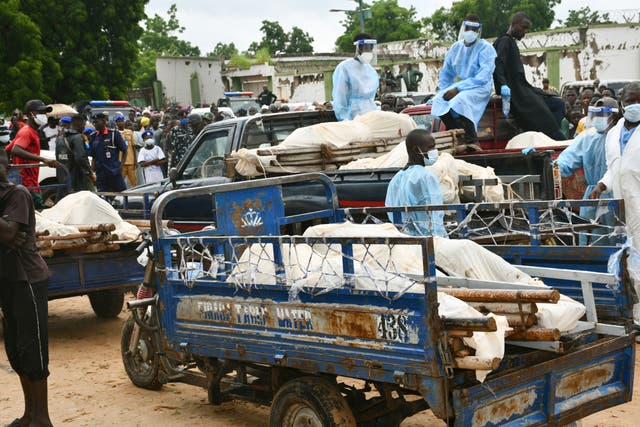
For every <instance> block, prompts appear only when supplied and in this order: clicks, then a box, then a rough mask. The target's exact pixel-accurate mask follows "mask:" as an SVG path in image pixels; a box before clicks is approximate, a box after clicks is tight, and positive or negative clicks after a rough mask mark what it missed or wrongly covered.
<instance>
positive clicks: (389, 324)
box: [376, 314, 412, 343]
mask: <svg viewBox="0 0 640 427" xmlns="http://www.w3.org/2000/svg"><path fill="white" fill-rule="evenodd" d="M376 323H377V331H378V338H380V339H383V340H387V341H396V342H402V343H408V342H411V341H412V340H411V336H410V334H409V327H408V316H406V315H404V314H378V315H377V316H376Z"/></svg>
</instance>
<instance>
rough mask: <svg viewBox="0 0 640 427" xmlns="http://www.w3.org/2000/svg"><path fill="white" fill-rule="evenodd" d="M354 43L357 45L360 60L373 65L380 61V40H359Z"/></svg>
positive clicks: (357, 55)
mask: <svg viewBox="0 0 640 427" xmlns="http://www.w3.org/2000/svg"><path fill="white" fill-rule="evenodd" d="M353 45H354V46H355V47H356V57H357V58H358V59H359V60H360V61H362V62H364V63H366V64H371V65H374V64H376V63H377V62H378V42H377V41H376V40H374V39H364V40H358V41H356V42H355V43H353Z"/></svg>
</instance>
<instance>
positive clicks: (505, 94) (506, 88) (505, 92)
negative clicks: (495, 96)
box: [500, 85, 511, 98]
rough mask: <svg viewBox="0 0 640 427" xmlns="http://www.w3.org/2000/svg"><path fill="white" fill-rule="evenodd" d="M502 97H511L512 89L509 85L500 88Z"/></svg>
mask: <svg viewBox="0 0 640 427" xmlns="http://www.w3.org/2000/svg"><path fill="white" fill-rule="evenodd" d="M500 96H502V97H503V98H508V97H510V96H511V89H510V88H509V86H507V85H502V86H501V87H500Z"/></svg>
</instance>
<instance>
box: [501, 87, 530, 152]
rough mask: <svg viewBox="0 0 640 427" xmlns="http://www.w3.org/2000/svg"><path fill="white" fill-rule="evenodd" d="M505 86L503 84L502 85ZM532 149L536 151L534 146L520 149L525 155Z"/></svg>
mask: <svg viewBox="0 0 640 427" xmlns="http://www.w3.org/2000/svg"><path fill="white" fill-rule="evenodd" d="M503 87H505V86H503ZM534 151H536V149H535V147H529V148H525V149H523V150H522V154H524V155H525V156H526V155H527V154H529V153H533V152H534Z"/></svg>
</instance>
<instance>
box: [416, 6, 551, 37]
mask: <svg viewBox="0 0 640 427" xmlns="http://www.w3.org/2000/svg"><path fill="white" fill-rule="evenodd" d="M557 4H560V0H461V1H458V2H454V3H453V4H452V5H451V7H450V8H449V9H446V8H444V7H441V8H439V9H437V10H436V11H435V12H434V13H433V14H432V15H431V16H430V17H427V18H424V19H423V23H424V25H425V28H426V32H427V34H428V35H429V36H431V37H433V38H435V39H437V40H439V41H443V42H451V41H455V40H456V39H457V38H458V31H459V30H460V24H462V21H463V20H464V18H465V17H466V16H467V15H469V14H472V13H473V14H476V15H478V16H479V17H480V20H481V21H482V37H484V38H490V37H496V36H499V35H500V34H502V33H504V32H505V31H507V29H508V28H509V25H510V23H511V17H512V16H513V14H514V13H515V12H518V11H522V12H525V13H526V14H527V15H528V16H529V18H530V19H531V31H540V30H546V29H548V28H549V27H550V26H551V24H552V23H553V20H554V18H555V12H554V11H553V8H554V6H556V5H557Z"/></svg>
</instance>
